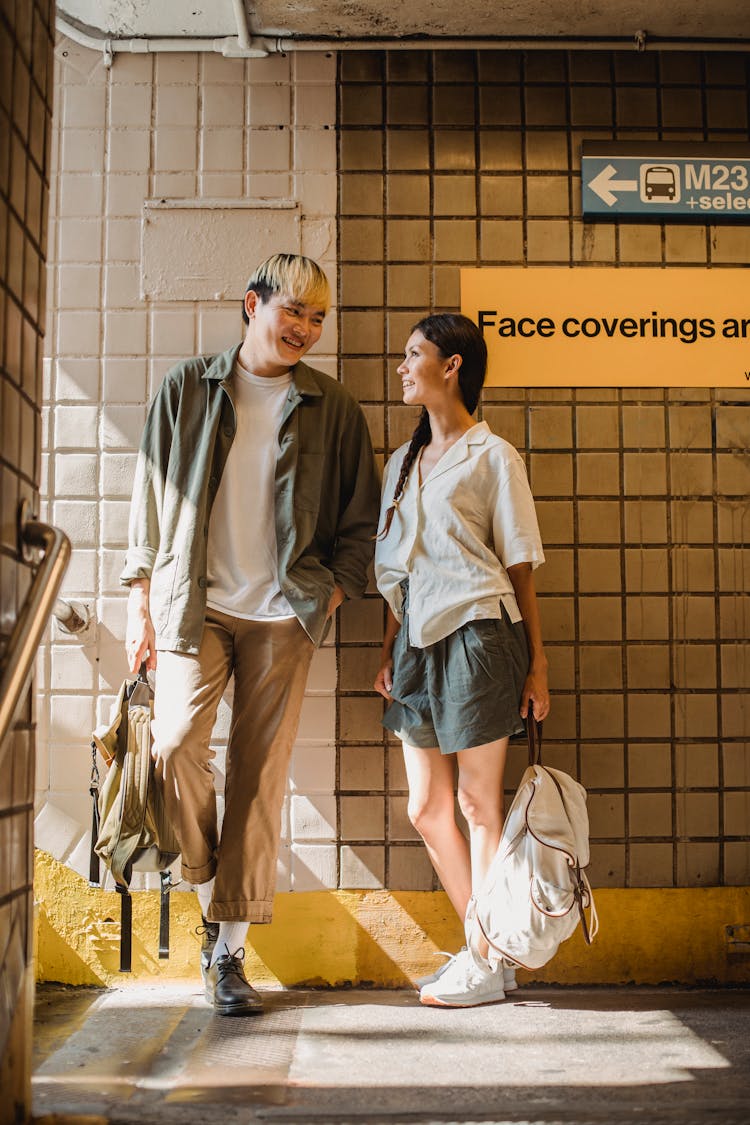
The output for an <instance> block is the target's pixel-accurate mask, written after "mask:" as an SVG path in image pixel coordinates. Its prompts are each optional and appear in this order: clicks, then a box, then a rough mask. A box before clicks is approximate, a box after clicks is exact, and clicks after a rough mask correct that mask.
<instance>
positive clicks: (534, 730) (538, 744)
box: [526, 700, 542, 766]
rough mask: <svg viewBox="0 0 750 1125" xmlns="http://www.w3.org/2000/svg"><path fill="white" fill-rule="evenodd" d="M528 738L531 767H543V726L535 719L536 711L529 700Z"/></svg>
mask: <svg viewBox="0 0 750 1125" xmlns="http://www.w3.org/2000/svg"><path fill="white" fill-rule="evenodd" d="M526 737H527V739H528V741H529V765H530V766H541V764H542V724H541V723H538V722H537V721H536V719H535V718H534V711H533V708H532V704H531V701H530V700H529V714H528V718H527V719H526Z"/></svg>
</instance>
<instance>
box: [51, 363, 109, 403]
mask: <svg viewBox="0 0 750 1125" xmlns="http://www.w3.org/2000/svg"><path fill="white" fill-rule="evenodd" d="M99 367H100V361H99V360H98V359H70V358H66V359H56V360H55V361H54V376H55V384H54V385H55V399H56V401H57V402H66V401H70V400H78V401H82V400H86V399H90V400H93V401H94V402H96V401H98V398H99Z"/></svg>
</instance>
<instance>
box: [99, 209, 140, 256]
mask: <svg viewBox="0 0 750 1125" xmlns="http://www.w3.org/2000/svg"><path fill="white" fill-rule="evenodd" d="M106 255H107V257H106V260H107V262H140V260H141V221H140V219H107V223H106Z"/></svg>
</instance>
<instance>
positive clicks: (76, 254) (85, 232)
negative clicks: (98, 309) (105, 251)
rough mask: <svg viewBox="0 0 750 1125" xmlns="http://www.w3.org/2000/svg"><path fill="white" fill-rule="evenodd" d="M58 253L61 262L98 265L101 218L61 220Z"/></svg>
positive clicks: (100, 253) (99, 259) (100, 257)
mask: <svg viewBox="0 0 750 1125" xmlns="http://www.w3.org/2000/svg"><path fill="white" fill-rule="evenodd" d="M59 255H60V257H59V260H60V262H61V263H65V262H95V263H96V264H97V265H98V264H99V263H100V262H101V259H102V223H101V220H100V219H99V218H96V219H66V220H65V221H64V222H61V223H60V244H59ZM98 303H99V302H98V300H97V301H96V304H97V305H98Z"/></svg>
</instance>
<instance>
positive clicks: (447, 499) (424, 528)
mask: <svg viewBox="0 0 750 1125" xmlns="http://www.w3.org/2000/svg"><path fill="white" fill-rule="evenodd" d="M408 448H409V445H408V442H407V443H406V444H405V445H402V446H401V448H400V449H397V450H396V452H395V453H394V454H393V456H392V457H391V458H390V460H389V462H388V464H387V465H386V469H385V477H384V480H383V502H382V506H381V515H380V524H379V526H380V528H381V529H382V527H383V525H384V521H385V513H386V511H387V510H388V508H389V507H390V506H391V501H392V498H393V492H394V489H395V487H396V481H397V480H398V476H399V473H400V472H401V464H402V462H403V460H404V454H405V453H406V451H407V449H408ZM522 562H528V563H531V565H532V567H534V568H536V567H537V566H539V564H540V563H543V562H544V552H543V550H542V542H541V537H540V535H539V525H538V523H537V519H536V511H535V509H534V500H533V497H532V495H531V489H530V488H529V482H528V478H527V476H526V468H525V466H524V463H523V460H522V458H521V456H520V454H519V453H518V451H517V450H516V449H514V448H513V446H512V445H510V444H509V443H508V442H507V441H505V440H504V439H503V438H501V437H498V436H497V434H493V433H492V432H491V430H490V428H489V426H488V425H487V423H486V422H478V423H477V424H476V425H475V426H472V428H471V429H470V430H467V432H466V433H465V434H463V436H462V437H460V438H459V439H458V441H457V442H455V444H454V445H452V446H451V447H450V449H448V450H446V452H445V453H444V454H443V456H442V457H441V458H440V460H439V461H438V463H437V464H436V465H435V467H434V468H433V469H432V471H431V472H430V473H429V475H428V477H427V479H426V480H425V481H424V482H423V483H422V484H421V485H420V483H419V473H418V466H417V464H416V462H415V464H414V465H412V468H411V471H410V473H409V476H408V477H407V480H406V485H405V487H404V491H403V493H402V496H401V499H400V502H399V506H398V509H397V510H396V512H394V516H393V522H392V524H391V529H390V531H389V533H388V535H387V536H386V537H385V539H379V540H378V541H377V544H376V547H375V578H376V580H377V584H378V589H379V590H380V593H381V594H382V595H383V597H384V598H385V600H386V601H387V602H388V604H389V606H390V607H391V609H392V610H393V613H394V615H395V617H396V618H397V619H398V620H399V621H403V609H402V595H401V588H400V584H401V582H402V581H403V580H404V579H405V578H408V579H409V641H410V643H411V644H412V645H414V646H416V647H417V648H424V647H425V646H426V645H431V644H435V642H436V641H439V640H442V639H443V637H447V636H448V635H449V634H450V633H453V632H455V631H456V629H458V628H460V627H461V625H465V624H466V622H467V621H478V620H481V619H483V618H499V617H501V609H500V604H501V603H502V604H503V605H504V606H505V609H506V610H507V612H508V615H509V616H510V619H511V621H520V620H521V613H520V611H519V608H518V603H517V602H516V597H515V594H514V592H513V585H512V583H511V581H510V578H509V577H508V573H507V569H506V568H507V567H509V566H514V565H515V564H516V563H522Z"/></svg>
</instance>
